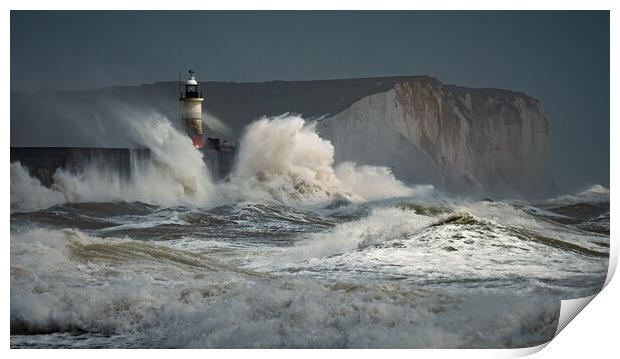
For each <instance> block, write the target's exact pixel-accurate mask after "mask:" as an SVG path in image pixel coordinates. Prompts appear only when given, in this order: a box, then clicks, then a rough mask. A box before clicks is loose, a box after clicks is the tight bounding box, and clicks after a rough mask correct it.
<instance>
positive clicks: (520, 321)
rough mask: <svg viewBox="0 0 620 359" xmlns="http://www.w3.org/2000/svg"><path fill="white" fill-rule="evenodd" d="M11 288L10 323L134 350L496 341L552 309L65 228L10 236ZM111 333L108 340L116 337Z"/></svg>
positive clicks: (522, 335) (529, 334) (546, 322)
mask: <svg viewBox="0 0 620 359" xmlns="http://www.w3.org/2000/svg"><path fill="white" fill-rule="evenodd" d="M11 288H12V290H11V299H12V300H11V322H12V326H13V327H17V326H18V325H19V323H23V324H21V325H24V326H26V328H27V331H28V332H46V331H52V332H56V331H60V332H63V331H68V330H71V328H80V329H82V330H87V331H90V332H93V333H101V334H103V335H106V334H114V335H120V336H121V337H122V336H130V337H132V338H133V340H138V341H140V340H144V342H142V343H141V345H142V346H145V345H146V346H150V345H151V344H148V343H149V342H155V343H156V345H158V346H161V345H163V346H173V347H227V348H231V347H254V348H260V347H353V348H355V347H362V348H363V347H375V348H376V347H404V348H407V347H408V348H412V347H471V346H475V347H488V346H490V347H504V346H511V345H514V344H513V343H523V344H527V343H530V341H534V342H535V343H536V341H539V340H541V337H543V338H544V337H549V336H550V335H551V334H552V333H553V331H554V328H555V327H554V324H555V319H556V315H557V309H558V302H557V300H556V299H555V298H553V297H544V296H536V297H535V298H532V297H531V296H514V295H502V294H492V295H490V294H482V293H475V292H463V291H461V292H458V293H456V292H455V293H450V292H447V293H433V292H431V291H428V290H426V289H424V288H417V287H415V286H408V285H406V284H404V283H397V282H387V283H386V282H383V283H377V282H372V281H371V282H368V283H367V284H361V283H347V282H341V283H340V284H338V285H333V284H330V283H328V282H322V281H317V280H311V279H308V278H303V277H299V278H268V277H267V278H265V277H260V276H254V275H252V274H251V273H247V274H244V273H239V272H235V271H233V270H231V269H230V268H228V267H226V266H220V265H218V264H217V262H214V261H211V260H209V259H208V258H205V257H197V256H196V255H194V254H192V253H189V252H184V251H178V250H172V249H169V248H166V247H165V246H161V245H156V244H147V243H144V242H136V241H131V240H121V239H114V238H110V239H98V238H93V237H90V236H87V235H85V234H83V233H81V232H77V231H71V230H70V231H55V230H40V229H38V230H29V231H26V232H21V233H14V234H13V235H12V240H11ZM32 293H34V295H32ZM467 328H475V329H472V330H468V329H467ZM545 333H546V334H545ZM114 338H115V337H112V338H110V341H107V342H106V344H105V345H106V346H109V345H112V346H113V345H125V344H124V343H123V342H119V343H116V344H115V339H114ZM142 338H144V339H142ZM16 340H19V338H16ZM26 340H28V339H27V337H26ZM34 340H35V341H36V340H37V339H34ZM43 340H50V341H52V342H53V343H54V344H58V342H60V341H61V340H59V339H58V338H55V337H54V336H50V337H46V338H44V339H43ZM78 345H79V344H78ZM139 345H140V344H139Z"/></svg>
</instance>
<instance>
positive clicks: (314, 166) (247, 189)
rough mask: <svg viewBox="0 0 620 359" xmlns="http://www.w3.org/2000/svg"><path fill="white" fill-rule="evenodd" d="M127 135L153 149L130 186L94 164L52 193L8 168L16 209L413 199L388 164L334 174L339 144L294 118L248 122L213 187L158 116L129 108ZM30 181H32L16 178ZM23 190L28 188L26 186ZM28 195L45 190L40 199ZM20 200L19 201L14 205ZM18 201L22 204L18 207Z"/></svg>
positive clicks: (68, 176)
mask: <svg viewBox="0 0 620 359" xmlns="http://www.w3.org/2000/svg"><path fill="white" fill-rule="evenodd" d="M126 117H127V119H128V124H129V125H128V127H129V130H128V132H129V133H130V134H131V137H132V138H133V139H134V140H135V141H136V142H137V143H140V144H141V145H142V146H145V147H148V148H149V149H150V151H151V161H149V162H148V163H146V164H145V165H144V166H138V165H136V166H134V167H133V168H132V175H131V179H130V180H129V181H127V180H125V179H123V178H121V177H120V176H119V174H118V173H117V171H108V170H106V169H105V166H102V165H101V164H99V163H91V164H90V165H89V166H87V167H86V168H85V169H84V170H83V171H81V172H79V173H78V174H75V173H71V172H68V171H65V170H58V171H57V172H56V174H55V175H54V182H55V183H54V185H53V187H52V188H51V189H47V188H44V187H42V186H41V185H40V183H38V182H37V181H36V180H33V179H31V178H29V177H28V176H27V173H26V171H25V170H23V169H22V168H21V167H20V166H19V165H15V166H13V165H12V166H11V178H12V181H13V179H14V178H15V182H17V181H19V182H21V183H20V186H18V185H12V186H11V195H12V198H11V204H12V205H11V206H12V207H11V208H14V207H15V208H16V209H17V207H18V206H22V207H23V208H21V209H22V210H28V209H41V208H46V207H48V206H49V205H53V204H57V203H62V202H65V201H67V202H110V201H142V202H147V203H153V204H158V205H163V206H174V205H189V206H199V207H204V206H211V205H214V204H217V203H223V202H231V201H243V200H275V201H279V202H282V203H289V204H300V203H313V202H323V201H329V200H333V199H342V198H344V199H347V200H349V201H352V202H362V201H365V200H373V199H379V198H387V197H402V196H410V195H413V194H415V190H413V189H411V188H409V187H407V186H405V185H404V184H403V183H402V182H400V181H398V180H397V179H396V178H394V176H393V175H392V173H391V171H390V170H389V169H388V168H386V167H373V166H357V165H356V164H354V163H343V164H341V165H339V166H338V167H337V168H336V169H335V170H334V167H333V165H334V147H333V146H332V144H331V143H330V142H329V141H327V140H324V139H322V138H321V137H320V136H319V135H318V134H317V132H316V131H315V127H314V123H306V121H304V119H303V118H301V117H300V116H296V115H282V116H277V117H273V118H263V119H260V120H258V121H256V122H254V123H252V124H250V125H249V126H248V127H247V129H246V131H245V134H244V135H243V138H242V140H241V146H240V149H239V154H238V159H237V162H236V167H235V169H234V171H233V173H232V174H231V177H230V180H229V181H227V182H223V183H219V184H217V185H214V184H213V183H212V181H211V177H210V175H209V172H208V169H207V167H206V165H205V163H204V161H203V159H202V153H201V152H200V151H199V150H197V149H195V148H194V147H193V146H192V143H191V140H190V139H189V138H188V137H187V136H186V135H185V134H183V133H180V132H179V131H177V130H175V129H174V128H173V127H172V125H171V123H170V122H169V121H168V120H167V119H166V118H165V117H163V116H162V115H160V114H157V113H150V114H145V113H144V112H142V113H133V112H131V111H128V112H127V114H126ZM24 176H26V178H27V180H18V178H22V177H24ZM24 186H25V187H24ZM31 193H41V194H40V195H37V196H36V198H38V199H34V198H30V199H29V200H26V201H23V200H20V199H21V198H28V197H32V195H30V194H31ZM14 198H15V201H14V200H13V199H14ZM18 203H19V204H18Z"/></svg>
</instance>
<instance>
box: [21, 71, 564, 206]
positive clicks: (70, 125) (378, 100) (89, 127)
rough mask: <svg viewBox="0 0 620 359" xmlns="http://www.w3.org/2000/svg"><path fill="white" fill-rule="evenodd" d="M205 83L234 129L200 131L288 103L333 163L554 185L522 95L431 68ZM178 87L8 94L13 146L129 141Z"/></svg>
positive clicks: (542, 121)
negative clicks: (325, 142)
mask: <svg viewBox="0 0 620 359" xmlns="http://www.w3.org/2000/svg"><path fill="white" fill-rule="evenodd" d="M201 85H202V89H203V91H204V92H205V96H206V101H205V107H206V109H207V111H208V112H209V113H210V114H211V115H213V116H215V117H217V118H219V120H221V121H222V122H223V123H225V124H226V125H228V126H229V127H230V128H231V130H232V133H230V134H223V133H217V132H214V131H213V130H211V129H205V133H206V134H207V136H215V137H217V136H223V135H225V136H228V137H232V138H233V139H235V138H238V136H240V134H241V132H242V130H243V128H244V127H245V126H246V125H247V124H248V123H250V122H252V121H253V120H254V119H256V118H258V117H260V116H263V115H267V116H271V115H279V114H282V113H285V112H295V113H300V114H302V115H303V116H304V117H306V118H321V119H320V120H318V123H317V128H318V130H319V132H320V133H321V135H322V136H323V137H325V138H327V139H329V140H331V141H332V142H333V144H334V147H335V149H336V161H337V162H341V161H347V160H352V161H356V162H358V163H360V164H373V165H384V166H393V167H394V168H393V171H394V173H395V174H396V176H397V177H398V178H401V179H403V180H405V181H407V182H415V183H430V184H434V185H435V186H436V187H438V188H441V189H445V190H447V191H450V192H453V193H458V194H471V195H492V196H496V195H497V196H517V197H518V196H528V197H531V196H540V195H545V194H549V193H550V192H551V191H552V189H553V180H552V177H551V170H552V159H551V133H550V128H549V120H548V119H547V117H546V116H545V115H544V114H543V111H542V108H541V105H540V103H539V101H537V100H535V99H533V98H531V97H528V96H527V95H525V94H523V93H518V92H512V91H506V90H498V89H471V88H464V87H458V86H453V85H445V84H442V83H441V82H440V81H438V80H437V79H434V78H431V77H427V76H407V77H386V78H365V79H344V80H320V81H273V82H264V83H231V82H203V83H201ZM177 96H178V94H177V83H176V82H159V83H155V84H148V85H142V86H121V87H110V88H104V89H99V90H90V91H59V92H39V93H34V94H28V93H20V92H12V93H11V146H89V147H127V146H134V145H135V144H133V143H132V142H131V141H132V140H131V138H129V137H128V136H127V131H126V128H127V121H137V120H139V119H138V117H140V116H143V115H144V114H152V113H158V114H162V115H164V116H166V117H168V118H169V119H170V120H171V121H173V122H179V121H177V118H178V101H177ZM33 99H36V101H33ZM179 124H180V122H179ZM179 127H180V126H179Z"/></svg>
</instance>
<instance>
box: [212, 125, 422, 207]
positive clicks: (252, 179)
mask: <svg viewBox="0 0 620 359" xmlns="http://www.w3.org/2000/svg"><path fill="white" fill-rule="evenodd" d="M333 165H334V147H333V146H332V144H331V143H330V142H329V141H327V140H325V139H322V138H321V137H320V136H319V135H318V134H317V132H316V130H315V126H314V123H306V122H305V121H304V119H303V118H301V117H300V116H297V115H288V114H287V115H282V116H277V117H273V118H262V119H260V120H258V121H256V122H254V123H252V124H251V125H249V126H248V127H247V129H246V131H245V134H244V135H243V137H242V140H241V148H240V152H239V157H238V161H237V166H236V168H235V171H234V173H233V175H232V177H231V181H230V183H228V184H225V185H224V186H225V187H227V190H226V191H225V192H227V193H229V194H231V195H236V196H238V197H241V198H249V199H265V198H271V199H276V200H278V201H282V202H300V201H304V202H307V201H323V200H329V199H335V198H346V199H348V200H351V201H354V202H360V201H363V200H368V199H376V198H381V197H386V196H391V197H394V196H407V195H410V194H411V193H412V190H411V189H410V188H408V187H406V186H405V185H404V184H403V183H402V182H400V181H398V180H396V179H395V178H394V176H393V175H392V174H391V172H390V171H389V169H387V168H385V167H372V166H363V167H357V166H356V165H354V164H351V163H347V164H343V165H341V166H340V167H339V169H337V170H336V171H334V167H333ZM373 183H374V184H373Z"/></svg>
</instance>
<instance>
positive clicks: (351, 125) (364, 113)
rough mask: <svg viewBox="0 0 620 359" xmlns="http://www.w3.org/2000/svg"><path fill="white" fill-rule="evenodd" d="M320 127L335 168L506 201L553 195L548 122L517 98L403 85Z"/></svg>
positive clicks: (434, 84)
mask: <svg viewBox="0 0 620 359" xmlns="http://www.w3.org/2000/svg"><path fill="white" fill-rule="evenodd" d="M318 128H319V131H320V132H321V135H322V136H323V137H325V138H327V139H330V140H331V141H332V142H333V143H334V146H335V148H336V160H337V161H358V162H370V163H372V164H377V165H388V166H395V168H394V173H395V174H396V175H397V176H398V177H399V178H402V179H404V180H406V181H411V182H417V183H431V184H434V185H436V186H438V187H440V188H443V189H446V190H448V191H451V192H455V193H459V194H471V195H483V194H488V195H499V196H509V197H519V196H528V197H531V196H540V195H544V194H546V193H549V192H550V191H551V190H552V188H553V180H552V177H551V171H552V168H551V139H550V131H549V120H548V119H547V117H546V116H545V115H544V114H543V112H542V108H541V106H540V103H539V102H538V101H537V100H535V99H532V98H529V97H527V96H526V95H523V94H520V93H515V92H510V91H503V90H493V89H467V88H460V87H456V86H446V85H442V84H441V83H440V82H439V81H436V80H420V81H405V82H402V83H398V84H396V85H395V86H394V87H393V88H392V89H391V90H388V91H386V92H383V93H379V94H375V95H371V96H367V97H365V98H362V99H361V100H359V101H357V102H355V103H354V104H353V105H351V106H350V107H349V108H347V109H345V110H344V111H342V112H340V113H338V114H336V115H335V116H333V117H331V118H328V119H325V120H323V121H322V122H321V123H320V124H319V127H318Z"/></svg>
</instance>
